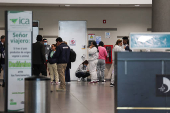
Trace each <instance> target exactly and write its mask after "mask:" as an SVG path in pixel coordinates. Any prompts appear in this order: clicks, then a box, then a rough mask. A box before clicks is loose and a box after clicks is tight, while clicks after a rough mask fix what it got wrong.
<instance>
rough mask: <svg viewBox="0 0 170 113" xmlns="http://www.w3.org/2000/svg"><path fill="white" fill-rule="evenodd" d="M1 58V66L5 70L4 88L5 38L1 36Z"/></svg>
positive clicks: (3, 85)
mask: <svg viewBox="0 0 170 113" xmlns="http://www.w3.org/2000/svg"><path fill="white" fill-rule="evenodd" d="M0 53H1V54H0V58H1V61H0V62H1V66H2V69H3V84H2V87H5V36H4V35H2V36H1V41H0Z"/></svg>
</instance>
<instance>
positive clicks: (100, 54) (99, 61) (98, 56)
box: [76, 41, 107, 83]
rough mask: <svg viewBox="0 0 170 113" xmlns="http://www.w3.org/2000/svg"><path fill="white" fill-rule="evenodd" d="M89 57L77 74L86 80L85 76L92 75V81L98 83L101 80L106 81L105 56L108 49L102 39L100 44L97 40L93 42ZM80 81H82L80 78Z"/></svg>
mask: <svg viewBox="0 0 170 113" xmlns="http://www.w3.org/2000/svg"><path fill="white" fill-rule="evenodd" d="M88 53H89V58H88V60H85V61H84V62H83V63H82V64H80V66H79V67H78V69H77V71H76V76H77V77H78V78H81V77H82V79H83V80H84V78H86V77H88V76H90V75H91V82H90V83H97V82H99V81H101V82H105V77H104V76H105V73H104V72H105V58H106V56H107V51H106V49H105V47H104V43H103V42H102V41H101V42H100V43H99V45H97V43H96V42H95V41H93V42H91V45H90V47H89V49H88ZM78 81H80V80H79V79H78Z"/></svg>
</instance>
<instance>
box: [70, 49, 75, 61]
mask: <svg viewBox="0 0 170 113" xmlns="http://www.w3.org/2000/svg"><path fill="white" fill-rule="evenodd" d="M75 61H76V52H75V51H74V50H73V49H70V62H75Z"/></svg>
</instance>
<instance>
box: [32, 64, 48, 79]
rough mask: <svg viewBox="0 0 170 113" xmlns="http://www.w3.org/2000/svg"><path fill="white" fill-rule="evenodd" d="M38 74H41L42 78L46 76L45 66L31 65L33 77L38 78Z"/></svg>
mask: <svg viewBox="0 0 170 113" xmlns="http://www.w3.org/2000/svg"><path fill="white" fill-rule="evenodd" d="M40 73H42V75H44V76H47V71H46V67H45V65H44V64H33V75H35V76H39V75H40Z"/></svg>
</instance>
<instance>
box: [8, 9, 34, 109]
mask: <svg viewBox="0 0 170 113" xmlns="http://www.w3.org/2000/svg"><path fill="white" fill-rule="evenodd" d="M31 47H32V11H24V12H19V11H8V111H15V112H18V111H24V79H25V78H26V77H29V76H31V61H32V59H31V58H32V51H31Z"/></svg>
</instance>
